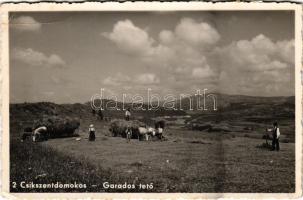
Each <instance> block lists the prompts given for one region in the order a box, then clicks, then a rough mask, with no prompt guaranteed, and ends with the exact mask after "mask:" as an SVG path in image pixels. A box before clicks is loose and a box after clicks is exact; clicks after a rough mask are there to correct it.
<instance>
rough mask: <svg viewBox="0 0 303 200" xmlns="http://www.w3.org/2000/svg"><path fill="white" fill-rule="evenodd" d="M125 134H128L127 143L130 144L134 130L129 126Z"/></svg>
mask: <svg viewBox="0 0 303 200" xmlns="http://www.w3.org/2000/svg"><path fill="white" fill-rule="evenodd" d="M125 133H126V141H127V142H130V139H131V137H132V130H131V128H130V127H129V126H127V128H126V130H125Z"/></svg>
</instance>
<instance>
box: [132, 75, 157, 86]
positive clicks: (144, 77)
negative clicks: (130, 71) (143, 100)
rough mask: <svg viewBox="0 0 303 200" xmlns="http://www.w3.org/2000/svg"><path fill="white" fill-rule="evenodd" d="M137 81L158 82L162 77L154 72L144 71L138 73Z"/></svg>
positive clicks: (142, 82)
mask: <svg viewBox="0 0 303 200" xmlns="http://www.w3.org/2000/svg"><path fill="white" fill-rule="evenodd" d="M136 82H137V83H140V84H157V83H159V82H160V79H159V78H158V77H157V76H156V75H155V74H153V73H144V74H139V75H138V77H137V79H136Z"/></svg>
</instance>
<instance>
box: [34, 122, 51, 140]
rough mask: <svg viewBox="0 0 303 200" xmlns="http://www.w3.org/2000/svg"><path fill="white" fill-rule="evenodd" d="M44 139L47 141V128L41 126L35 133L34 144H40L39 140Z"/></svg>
mask: <svg viewBox="0 0 303 200" xmlns="http://www.w3.org/2000/svg"><path fill="white" fill-rule="evenodd" d="M42 137H44V139H45V140H47V139H48V138H47V128H46V127H45V126H41V127H39V128H36V129H35V130H34V131H33V142H38V141H39V140H41V139H42Z"/></svg>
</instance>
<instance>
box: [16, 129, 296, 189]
mask: <svg viewBox="0 0 303 200" xmlns="http://www.w3.org/2000/svg"><path fill="white" fill-rule="evenodd" d="M99 130H100V129H99ZM168 134H170V135H172V134H174V135H177V137H173V138H170V140H169V141H165V142H138V141H136V140H132V141H131V143H129V144H128V143H126V141H125V139H122V138H112V137H107V136H105V132H103V131H99V132H98V133H97V140H96V141H95V142H88V141H87V140H86V139H85V137H87V136H86V135H85V133H80V135H82V140H81V141H76V140H75V138H61V139H54V140H49V141H48V142H45V143H43V144H42V149H44V151H46V152H48V151H49V150H47V149H49V147H51V148H55V149H57V150H58V152H60V153H51V155H50V156H47V157H51V158H43V159H41V158H40V160H39V159H38V158H37V157H38V156H36V158H32V159H31V160H32V161H31V162H33V161H34V162H33V164H32V165H36V166H39V167H38V169H39V170H43V171H44V172H47V173H50V175H49V177H48V179H47V180H49V181H58V177H62V179H63V180H62V181H70V180H75V179H76V180H79V181H82V183H88V184H89V185H90V186H91V185H94V184H96V185H97V187H96V188H91V189H90V190H89V191H102V190H101V189H102V187H101V185H102V183H103V181H108V180H109V181H112V183H124V181H127V182H130V183H132V182H133V181H134V180H135V179H136V177H138V181H139V182H141V183H154V186H155V188H154V190H153V191H152V192H294V186H295V183H294V180H295V160H294V144H293V143H288V144H284V143H283V144H281V148H282V150H281V151H280V152H271V151H268V150H267V149H262V148H257V145H259V144H261V143H262V142H263V141H262V140H260V139H251V138H245V137H235V138H232V137H229V136H227V135H217V136H216V135H215V133H203V134H201V133H199V132H195V133H194V132H192V133H189V132H187V133H186V132H184V131H179V130H168ZM188 135H190V137H188ZM44 147H47V148H44ZM31 148H32V147H31ZM33 148H35V147H33ZM40 148H41V147H40ZM29 150H30V152H31V149H29ZM26 151H28V149H27V150H26ZM39 151H40V150H39ZM44 151H42V153H43V152H44ZM50 151H51V152H52V150H50ZM13 152H14V151H13ZM13 154H14V153H13ZM43 154H44V153H43ZM66 154H68V155H71V156H72V157H74V158H77V160H78V161H77V162H76V163H77V164H74V165H76V166H72V167H71V168H69V163H70V162H73V160H74V159H73V158H71V157H65V155H66ZM33 155H35V154H34V153H33ZM53 158H55V159H53ZM12 159H13V160H14V157H13V158H12ZM17 160H18V159H17ZM23 160H25V163H28V164H23V163H20V162H22V161H21V159H19V162H17V161H16V160H14V161H13V162H12V163H15V162H16V166H26V167H24V170H26V168H27V166H29V165H30V164H29V163H31V162H30V161H28V160H27V159H23ZM53 160H57V161H56V162H55V163H54V161H53ZM58 160H59V161H58ZM79 160H80V161H79ZM87 161H88V162H87ZM88 163H91V164H88ZM58 165H59V166H60V167H56V166H58ZM53 166H55V167H53ZM100 166H102V170H101V168H100ZM96 169H99V171H98V170H96ZM39 170H38V171H37V172H35V174H37V173H38V172H39V173H41V172H40V171H39ZM14 171H15V173H16V171H18V170H17V169H14V168H12V172H14ZM62 171H64V172H62ZM100 171H101V173H99V172H100ZM66 172H68V173H66ZM86 172H87V173H88V174H86ZM102 172H106V173H102ZM107 172H110V173H107ZM19 173H20V174H19ZM22 174H25V171H22V172H20V171H18V173H17V174H15V175H13V174H12V177H18V176H19V175H22ZM35 174H30V175H28V179H31V178H32V177H34V175H35ZM107 174H111V175H107ZM20 180H21V179H20ZM119 191H120V190H119ZM105 192H110V191H108V190H105ZM140 192H146V191H142V190H141V191H140Z"/></svg>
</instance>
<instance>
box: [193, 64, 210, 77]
mask: <svg viewBox="0 0 303 200" xmlns="http://www.w3.org/2000/svg"><path fill="white" fill-rule="evenodd" d="M213 75H214V72H213V71H212V70H211V69H210V67H209V66H208V65H207V66H206V67H196V68H194V69H193V70H192V76H193V77H194V78H209V77H211V76H213Z"/></svg>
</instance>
